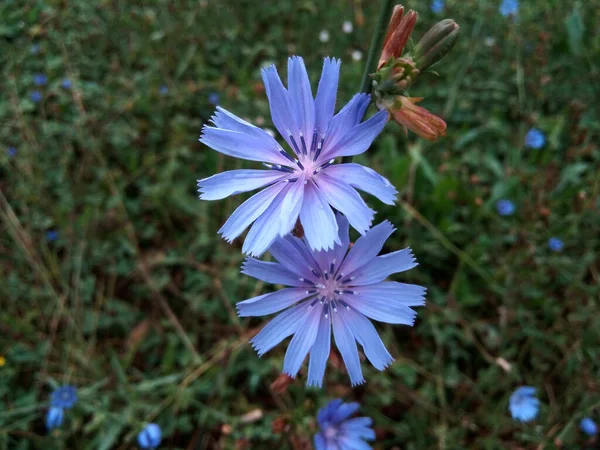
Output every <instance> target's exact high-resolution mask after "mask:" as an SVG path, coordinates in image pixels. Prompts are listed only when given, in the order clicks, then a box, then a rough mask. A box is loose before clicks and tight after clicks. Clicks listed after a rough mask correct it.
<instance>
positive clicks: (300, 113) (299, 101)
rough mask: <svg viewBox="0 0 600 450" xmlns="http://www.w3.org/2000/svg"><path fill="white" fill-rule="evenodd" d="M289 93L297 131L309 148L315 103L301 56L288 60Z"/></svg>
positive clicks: (313, 124) (313, 126) (313, 125)
mask: <svg viewBox="0 0 600 450" xmlns="http://www.w3.org/2000/svg"><path fill="white" fill-rule="evenodd" d="M288 92H289V99H290V106H291V109H292V114H293V115H294V118H295V121H296V126H297V129H298V130H299V131H300V133H301V135H300V136H302V135H303V136H304V139H305V140H306V146H307V147H309V146H310V144H311V142H312V136H313V130H314V128H315V101H314V99H313V96H312V90H311V88H310V81H309V79H308V73H306V67H305V66H304V60H303V59H302V58H301V57H300V56H292V57H291V58H289V59H288ZM298 145H300V142H298Z"/></svg>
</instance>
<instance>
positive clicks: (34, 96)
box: [29, 91, 43, 103]
mask: <svg viewBox="0 0 600 450" xmlns="http://www.w3.org/2000/svg"><path fill="white" fill-rule="evenodd" d="M42 98H43V96H42V93H41V92H40V91H31V92H30V93H29V99H30V100H31V101H32V102H33V103H39V102H41V101H42Z"/></svg>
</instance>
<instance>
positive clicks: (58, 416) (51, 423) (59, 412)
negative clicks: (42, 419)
mask: <svg viewBox="0 0 600 450" xmlns="http://www.w3.org/2000/svg"><path fill="white" fill-rule="evenodd" d="M64 418H65V412H64V410H63V409H62V408H58V407H55V406H53V407H51V408H50V409H49V410H48V412H47V413H46V428H47V429H48V430H53V429H54V428H58V427H60V426H61V425H62V423H63V420H64Z"/></svg>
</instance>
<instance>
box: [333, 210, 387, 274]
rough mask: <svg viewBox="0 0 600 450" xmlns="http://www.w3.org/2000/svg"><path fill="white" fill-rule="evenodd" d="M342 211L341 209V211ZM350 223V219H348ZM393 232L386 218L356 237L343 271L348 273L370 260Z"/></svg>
mask: <svg viewBox="0 0 600 450" xmlns="http://www.w3.org/2000/svg"><path fill="white" fill-rule="evenodd" d="M342 212H343V211H342ZM350 223H351V224H352V221H351V220H350ZM393 232H394V227H393V226H392V224H391V223H390V222H388V221H387V220H385V221H383V222H381V223H380V224H378V225H376V226H374V227H373V228H371V229H370V230H369V231H368V232H367V234H365V235H364V236H361V237H360V238H358V239H357V241H356V243H355V244H354V245H353V246H352V248H351V249H350V251H349V252H348V256H347V257H346V259H345V260H344V264H343V266H342V270H343V272H344V273H345V274H346V275H348V274H351V273H352V272H354V271H355V270H357V269H360V268H361V267H362V266H364V265H366V264H367V263H369V262H371V261H372V260H373V259H374V258H375V257H376V256H377V254H378V253H379V252H380V251H381V249H382V248H383V244H384V243H385V241H386V240H387V238H389V237H390V235H391V234H392V233H393Z"/></svg>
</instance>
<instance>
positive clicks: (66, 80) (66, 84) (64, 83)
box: [60, 78, 73, 89]
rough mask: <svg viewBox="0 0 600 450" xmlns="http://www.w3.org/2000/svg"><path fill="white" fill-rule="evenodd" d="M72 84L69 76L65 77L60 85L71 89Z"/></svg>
mask: <svg viewBox="0 0 600 450" xmlns="http://www.w3.org/2000/svg"><path fill="white" fill-rule="evenodd" d="M71 86H73V83H72V82H71V80H69V79H68V78H63V80H62V81H61V82H60V87H61V88H63V89H71Z"/></svg>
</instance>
